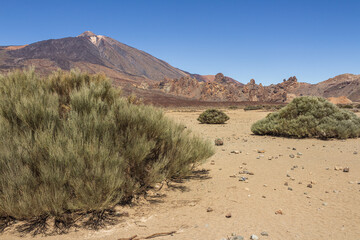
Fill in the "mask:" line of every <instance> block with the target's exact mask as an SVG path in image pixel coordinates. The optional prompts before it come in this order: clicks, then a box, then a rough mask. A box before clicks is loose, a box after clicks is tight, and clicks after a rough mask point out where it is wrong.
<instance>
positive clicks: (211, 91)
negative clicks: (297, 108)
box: [0, 31, 360, 102]
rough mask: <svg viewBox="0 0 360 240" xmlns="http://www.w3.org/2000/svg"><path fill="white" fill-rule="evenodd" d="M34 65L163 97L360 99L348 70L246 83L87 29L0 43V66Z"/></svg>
mask: <svg viewBox="0 0 360 240" xmlns="http://www.w3.org/2000/svg"><path fill="white" fill-rule="evenodd" d="M27 66H34V67H35V68H36V70H37V71H38V72H40V73H41V74H49V73H50V72H51V71H54V70H56V69H58V68H61V69H64V70H70V69H72V68H79V69H81V70H83V71H87V72H90V73H99V72H104V73H105V74H107V75H108V76H109V77H110V78H112V79H113V81H114V84H115V85H120V86H121V87H122V88H123V89H124V91H125V93H127V94H129V93H131V92H134V93H136V94H137V95H139V96H140V97H144V98H145V99H149V101H150V102H157V101H165V102H166V101H170V100H169V99H172V100H171V101H186V100H196V101H199V100H200V101H216V102H224V101H233V102H237V101H259V102H286V101H289V99H291V98H293V97H294V96H299V95H317V96H323V97H340V96H345V97H347V98H349V99H350V100H352V101H360V75H352V74H343V75H339V76H337V77H334V78H332V79H329V80H327V81H324V82H320V83H318V84H306V83H299V82H298V81H297V79H296V77H291V78H289V79H288V80H287V81H285V80H284V81H283V82H281V83H279V84H276V85H275V84H272V85H270V86H262V84H259V85H258V84H256V83H255V80H251V81H250V82H249V83H248V84H242V83H240V82H238V81H236V80H234V79H232V78H230V77H226V76H224V75H222V74H218V75H216V76H214V75H199V74H191V73H188V72H186V71H183V70H180V69H178V68H176V67H173V66H171V65H170V64H168V63H166V62H165V61H163V60H160V59H158V58H156V57H154V56H152V55H150V54H148V53H146V52H144V51H141V50H138V49H136V48H133V47H130V46H128V45H126V44H123V43H120V42H118V41H116V40H114V39H112V38H110V37H106V36H103V35H96V34H94V33H92V32H90V31H86V32H84V33H82V34H80V35H79V36H77V37H67V38H61V39H50V40H44V41H40V42H36V43H32V44H29V45H24V46H5V47H0V71H1V72H6V71H8V70H9V69H13V68H24V67H27Z"/></svg>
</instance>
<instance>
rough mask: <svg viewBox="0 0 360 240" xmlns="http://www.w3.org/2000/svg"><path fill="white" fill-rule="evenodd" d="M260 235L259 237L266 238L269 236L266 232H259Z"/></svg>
mask: <svg viewBox="0 0 360 240" xmlns="http://www.w3.org/2000/svg"><path fill="white" fill-rule="evenodd" d="M260 234H261V236H266V237H267V236H269V234H268V233H267V232H265V231H264V232H261V233H260Z"/></svg>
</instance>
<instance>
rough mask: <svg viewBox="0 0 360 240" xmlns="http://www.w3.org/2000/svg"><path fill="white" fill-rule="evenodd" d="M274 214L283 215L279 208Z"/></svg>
mask: <svg viewBox="0 0 360 240" xmlns="http://www.w3.org/2000/svg"><path fill="white" fill-rule="evenodd" d="M275 214H276V215H283V211H282V210H281V209H279V210H277V211H275Z"/></svg>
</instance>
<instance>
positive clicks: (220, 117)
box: [197, 109, 230, 124]
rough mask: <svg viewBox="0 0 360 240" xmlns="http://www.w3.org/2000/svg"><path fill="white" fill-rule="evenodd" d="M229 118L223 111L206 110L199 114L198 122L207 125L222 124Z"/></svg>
mask: <svg viewBox="0 0 360 240" xmlns="http://www.w3.org/2000/svg"><path fill="white" fill-rule="evenodd" d="M229 119H230V118H229V117H228V115H226V114H225V113H224V112H223V111H220V110H217V109H208V110H206V111H205V112H203V113H201V114H200V116H199V117H198V119H197V120H198V121H199V122H201V123H207V124H223V123H225V122H226V121H227V120H229Z"/></svg>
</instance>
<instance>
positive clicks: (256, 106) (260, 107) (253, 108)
mask: <svg viewBox="0 0 360 240" xmlns="http://www.w3.org/2000/svg"><path fill="white" fill-rule="evenodd" d="M263 108H264V106H262V105H250V106H246V107H245V108H244V111H251V110H259V109H263Z"/></svg>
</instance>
